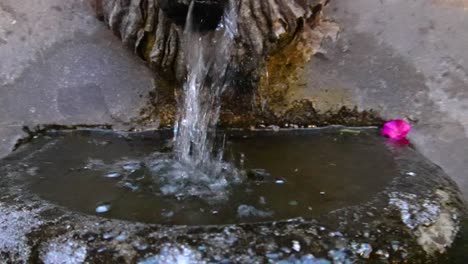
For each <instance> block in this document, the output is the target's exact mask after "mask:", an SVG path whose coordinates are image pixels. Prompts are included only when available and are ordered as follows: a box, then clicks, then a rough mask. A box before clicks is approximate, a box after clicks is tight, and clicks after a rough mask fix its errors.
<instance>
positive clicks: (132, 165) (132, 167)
mask: <svg viewBox="0 0 468 264" xmlns="http://www.w3.org/2000/svg"><path fill="white" fill-rule="evenodd" d="M122 168H123V169H124V170H126V171H130V172H134V171H136V170H138V169H139V168H140V164H139V163H128V164H125V165H123V166H122Z"/></svg>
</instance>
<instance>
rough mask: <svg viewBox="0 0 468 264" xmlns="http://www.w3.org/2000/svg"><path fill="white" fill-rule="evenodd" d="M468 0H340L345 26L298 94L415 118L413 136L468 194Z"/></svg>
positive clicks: (334, 13) (336, 8)
mask: <svg viewBox="0 0 468 264" xmlns="http://www.w3.org/2000/svg"><path fill="white" fill-rule="evenodd" d="M467 10H468V2H467V1H465V0H460V1H442V0H440V1H439V0H438V1H425V0H415V1H410V2H408V1H404V0H392V1H388V0H382V1H373V0H357V1H346V0H335V1H331V3H330V5H329V6H328V7H327V8H326V9H325V17H327V18H330V19H333V20H334V21H335V22H336V23H337V24H338V25H339V26H340V28H341V32H340V34H339V38H338V40H337V41H336V42H333V41H328V43H326V44H325V45H322V51H321V52H320V53H319V54H317V55H316V56H315V58H314V59H313V60H311V62H310V63H309V64H308V65H307V66H306V69H305V73H304V83H305V84H304V85H303V86H302V87H303V89H301V92H299V93H298V94H297V95H296V96H297V97H299V98H309V99H312V100H313V101H314V103H315V104H314V105H315V106H316V107H317V108H318V109H319V110H328V109H337V108H339V107H341V106H343V105H347V106H350V107H352V106H356V105H357V106H358V107H359V108H360V109H369V108H372V109H374V110H376V111H377V112H378V113H380V114H381V115H382V116H383V117H384V118H386V119H396V118H406V119H407V120H409V121H411V123H412V124H413V125H414V130H413V131H412V132H411V134H410V136H409V137H410V140H411V141H412V142H413V143H414V144H415V145H416V147H417V148H418V149H419V150H420V151H421V152H422V153H423V154H424V155H426V156H427V157H429V158H430V159H431V160H433V161H434V162H436V163H437V164H438V165H440V166H442V167H443V169H444V170H445V171H446V172H447V173H448V174H449V175H450V176H452V177H453V178H454V179H455V180H456V181H457V183H458V184H459V185H460V187H461V189H462V191H463V192H464V193H465V198H468V175H467V173H466V168H467V165H466V164H468V156H467V155H466V154H467V153H468V111H467V109H468V99H467V98H468V97H467V96H468V89H467V88H468V53H467V52H466V43H467V42H468V31H467V30H466V28H468V11H467Z"/></svg>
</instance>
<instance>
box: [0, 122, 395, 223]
mask: <svg viewBox="0 0 468 264" xmlns="http://www.w3.org/2000/svg"><path fill="white" fill-rule="evenodd" d="M170 134H171V133H169V132H167V131H160V132H151V133H149V132H146V133H140V134H138V133H134V134H117V133H113V132H109V131H91V130H85V131H71V132H50V133H47V134H46V135H42V136H39V137H37V138H35V139H34V140H32V142H30V143H28V144H26V145H24V146H22V147H21V148H20V149H19V150H18V151H16V152H15V153H14V154H13V155H11V156H9V157H8V158H7V159H6V160H4V161H3V162H15V163H21V164H22V166H23V167H24V168H26V169H25V173H24V175H22V178H21V179H19V181H21V182H23V183H24V184H25V186H26V188H28V189H30V190H31V191H32V192H34V193H36V194H37V195H38V196H40V197H41V198H42V199H45V200H48V201H50V202H52V203H55V204H58V205H60V206H63V207H66V208H68V209H71V210H75V211H79V212H83V213H86V214H96V215H99V216H102V217H108V218H118V219H125V220H131V221H141V222H148V223H160V224H180V225H212V224H213V225H214V224H231V223H242V222H261V221H272V220H282V219H289V218H295V217H305V218H308V217H314V216H318V215H320V214H324V213H327V212H330V211H332V210H335V209H338V208H343V207H346V206H351V205H355V204H360V203H363V202H366V201H368V200H370V199H371V198H372V197H374V195H375V194H376V193H378V192H379V191H381V190H383V188H385V186H387V185H388V183H389V181H391V180H392V179H393V178H394V177H395V176H397V175H398V174H399V172H398V170H397V168H396V165H395V162H394V158H393V156H392V154H391V152H390V150H389V149H388V147H387V145H386V140H385V139H384V138H382V137H381V136H379V135H378V131H377V130H375V129H360V130H349V129H342V128H333V129H320V130H295V131H294V130H291V131H279V132H272V131H257V132H252V131H250V132H235V131H234V132H224V133H220V135H222V136H220V139H222V140H221V141H220V142H224V143H223V145H224V152H223V161H222V162H221V163H218V165H219V168H218V169H217V170H210V171H208V172H207V171H206V170H204V169H203V168H196V167H190V166H185V165H184V164H180V163H177V162H175V161H172V154H171V153H172V152H171V150H172V145H173V144H172V135H170ZM178 168H180V171H179V169H178ZM168 170H170V173H167V171H168ZM198 170H203V173H200V172H199V171H198ZM214 172H216V173H220V174H226V175H228V176H226V177H222V178H219V177H218V176H219V175H210V173H214ZM200 175H202V176H203V177H208V178H210V177H211V178H215V179H221V180H222V181H223V182H224V184H219V182H215V183H217V184H218V185H219V186H218V185H217V186H214V187H213V186H211V187H210V188H208V189H209V191H206V192H200V190H202V188H205V187H206V186H203V185H204V183H203V179H201V183H202V184H201V186H197V180H193V179H197V177H200ZM170 177H174V178H177V179H178V180H177V181H174V182H172V181H171V178H170ZM203 177H201V178H203ZM171 184H173V185H175V186H176V187H174V188H172V187H171ZM215 185H216V184H215ZM180 186H183V188H180ZM171 188H172V189H171ZM193 190H197V192H192V191H193ZM198 194H200V195H198Z"/></svg>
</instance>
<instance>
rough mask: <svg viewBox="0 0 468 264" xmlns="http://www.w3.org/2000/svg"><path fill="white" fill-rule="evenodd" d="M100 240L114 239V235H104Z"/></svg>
mask: <svg viewBox="0 0 468 264" xmlns="http://www.w3.org/2000/svg"><path fill="white" fill-rule="evenodd" d="M102 238H103V239H104V240H109V239H112V238H114V235H113V234H111V233H105V234H104V235H102Z"/></svg>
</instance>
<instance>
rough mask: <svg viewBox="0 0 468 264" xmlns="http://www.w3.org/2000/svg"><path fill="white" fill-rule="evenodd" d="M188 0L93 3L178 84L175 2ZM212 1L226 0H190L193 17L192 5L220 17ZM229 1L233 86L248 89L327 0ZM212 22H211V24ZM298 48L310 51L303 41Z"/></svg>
mask: <svg viewBox="0 0 468 264" xmlns="http://www.w3.org/2000/svg"><path fill="white" fill-rule="evenodd" d="M188 2H189V1H177V2H171V4H168V2H167V1H164V0H150V1H142V0H131V1H115V0H97V1H96V3H97V6H99V7H100V8H99V10H98V13H102V15H103V18H104V21H105V22H106V24H108V25H109V27H110V28H111V29H112V30H113V31H114V33H115V34H116V35H118V36H119V37H120V38H121V39H122V41H123V43H125V44H126V45H127V46H129V47H130V48H131V49H133V50H135V52H136V53H137V54H139V55H140V56H141V57H142V58H144V59H145V60H146V61H147V62H148V63H149V65H150V66H151V67H152V68H153V69H155V70H156V72H158V73H160V74H163V75H164V76H165V77H166V78H168V79H174V80H176V81H179V82H181V81H183V79H184V77H185V62H184V61H185V60H184V51H183V50H182V48H181V47H182V45H181V42H182V41H183V38H182V34H183V31H184V26H183V23H185V20H184V19H185V16H186V14H187V10H188V7H187V6H186V7H185V8H178V6H181V5H182V6H183V5H184V3H185V5H186V4H187V3H188ZM213 2H214V3H218V2H219V3H222V2H223V3H225V2H228V1H227V0H226V1H195V9H194V10H195V11H194V17H197V5H203V6H202V7H200V8H199V10H198V13H199V12H206V13H208V14H211V15H213V16H216V17H220V15H217V13H218V12H216V10H217V9H219V8H216V9H215V8H214V7H213V6H216V4H212V3H213ZM233 2H234V4H235V5H236V6H235V8H236V10H238V12H237V13H238V21H237V22H238V36H237V38H236V45H235V47H234V48H233V49H234V51H233V52H232V60H231V65H230V74H231V75H234V76H236V78H235V79H236V82H237V83H238V84H242V85H243V86H249V87H250V88H253V87H255V85H256V83H257V82H258V81H259V78H260V76H261V75H262V74H263V73H264V71H263V69H264V66H265V65H264V64H265V59H266V57H267V56H268V55H269V54H272V53H274V52H277V50H278V49H281V48H282V47H284V46H285V45H287V44H288V43H291V42H293V41H294V40H295V38H298V37H299V36H300V35H302V34H307V33H308V32H310V31H312V29H313V28H314V27H315V25H316V21H317V18H318V17H319V16H320V14H321V10H322V7H323V5H324V4H325V2H326V1H322V0H313V1H303V0H279V1H273V0H265V1H255V0H235V1H233ZM207 8H208V9H210V11H209V12H207V11H206V9H207ZM178 9H182V10H183V11H179V10H178ZM174 10H175V11H174ZM221 10H222V9H221ZM171 11H174V12H171ZM172 13H175V15H174V14H172ZM207 19H208V20H209V19H212V18H207ZM207 19H205V20H207ZM194 23H195V24H196V23H198V22H197V21H195V22H194ZM216 24H217V23H216V22H215V23H214V25H215V26H216ZM207 34H213V32H209V33H207ZM213 35H214V36H215V35H216V34H213ZM303 48H304V49H310V48H309V47H307V45H305V46H304V47H303ZM244 88H245V87H244ZM246 90H248V89H246Z"/></svg>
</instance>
